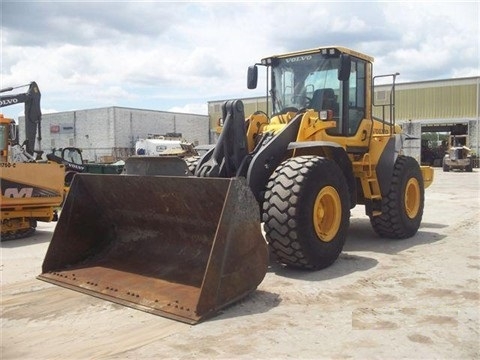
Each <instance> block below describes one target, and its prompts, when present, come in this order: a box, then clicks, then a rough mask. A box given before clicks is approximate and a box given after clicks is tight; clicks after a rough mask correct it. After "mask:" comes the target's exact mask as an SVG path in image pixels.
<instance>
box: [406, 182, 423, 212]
mask: <svg viewBox="0 0 480 360" xmlns="http://www.w3.org/2000/svg"><path fill="white" fill-rule="evenodd" d="M404 203H405V212H406V213H407V216H408V217H409V218H410V219H414V218H415V217H416V216H417V215H418V211H419V209H420V185H419V184H418V181H417V179H415V178H411V179H410V180H408V182H407V186H406V187H405V199H404Z"/></svg>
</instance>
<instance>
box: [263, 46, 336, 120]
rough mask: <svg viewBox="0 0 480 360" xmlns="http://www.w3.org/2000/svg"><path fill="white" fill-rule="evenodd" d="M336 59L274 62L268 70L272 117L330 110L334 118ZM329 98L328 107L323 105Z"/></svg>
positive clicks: (316, 57) (320, 57) (316, 56)
mask: <svg viewBox="0 0 480 360" xmlns="http://www.w3.org/2000/svg"><path fill="white" fill-rule="evenodd" d="M339 64H340V61H339V58H338V57H331V55H330V56H328V55H322V54H311V55H303V56H295V57H292V58H287V59H278V63H277V64H276V65H275V66H272V92H271V95H272V102H273V113H274V114H275V113H280V112H284V111H287V110H289V108H295V109H302V108H313V109H315V110H317V111H319V110H322V109H331V110H333V111H334V113H335V112H337V114H338V99H339V95H340V81H339V80H338V67H339ZM327 97H329V98H330V105H327V104H326V103H325V100H324V99H326V98H327Z"/></svg>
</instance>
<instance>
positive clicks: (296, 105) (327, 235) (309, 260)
mask: <svg viewBox="0 0 480 360" xmlns="http://www.w3.org/2000/svg"><path fill="white" fill-rule="evenodd" d="M372 63H373V58H372V57H370V56H367V55H364V54H361V53H359V52H356V51H353V50H350V49H347V48H344V47H321V48H316V49H312V50H307V51H299V52H292V53H288V54H284V55H278V56H271V57H268V58H265V59H263V60H262V61H261V64H256V65H254V66H251V67H249V69H248V78H247V85H248V86H247V87H248V88H255V87H256V85H257V79H258V67H259V66H265V67H266V70H267V78H270V79H271V84H270V88H269V89H267V94H271V101H272V104H273V108H272V111H271V115H269V113H270V111H268V109H267V112H262V111H257V112H255V113H253V114H251V115H249V116H248V117H247V118H246V117H245V114H244V108H243V103H242V101H240V100H230V101H226V102H225V103H224V104H223V106H222V120H223V121H222V129H221V133H220V136H219V139H218V142H217V144H216V145H215V147H214V148H213V149H211V150H209V151H208V152H207V153H206V154H204V155H203V156H202V157H201V158H200V159H198V161H197V164H196V166H195V170H194V171H193V173H192V172H191V171H190V170H189V167H188V166H187V162H186V161H184V160H183V159H180V158H176V159H177V165H178V166H176V167H175V166H151V164H150V163H149V161H147V160H146V161H144V163H143V164H142V163H136V166H132V167H131V168H130V169H127V171H126V174H125V175H122V176H109V175H88V174H79V175H77V176H76V177H75V178H74V181H73V183H72V187H71V189H70V193H69V195H68V198H67V200H66V202H65V205H64V208H63V212H62V215H61V217H60V220H59V223H58V224H57V226H56V229H55V232H54V234H53V238H52V241H51V242H50V246H49V249H48V251H47V254H46V256H45V259H44V262H43V267H42V274H40V275H39V279H41V280H45V281H48V282H51V283H53V284H57V285H60V286H64V287H67V288H70V289H74V290H77V291H81V292H84V293H87V294H90V295H93V296H97V297H100V298H103V299H107V300H111V301H114V302H117V303H120V304H124V305H127V306H131V307H134V308H137V309H141V310H144V311H147V312H151V313H155V314H159V315H162V316H166V317H169V318H173V319H177V320H181V321H184V322H187V323H196V322H198V321H201V320H203V319H205V318H207V317H209V316H212V315H213V314H215V313H216V312H218V311H219V310H220V309H223V308H225V307H226V306H227V305H229V304H231V303H233V302H235V301H236V300H238V299H240V298H242V297H244V296H246V295H247V294H248V293H250V292H251V291H253V290H254V289H256V287H257V286H258V285H259V284H260V282H261V281H262V279H263V278H264V276H265V274H266V271H267V266H268V264H269V254H268V249H270V251H271V252H272V255H273V256H274V257H275V258H276V259H277V260H278V261H279V262H280V263H282V264H284V265H286V266H290V267H295V268H300V269H307V270H317V269H322V268H325V267H327V266H329V265H331V264H332V263H334V262H335V260H336V259H337V258H338V256H339V254H340V253H341V251H342V248H343V245H344V243H345V240H346V237H347V234H348V227H349V221H350V210H351V209H352V208H353V207H354V206H356V205H364V206H365V211H366V214H367V215H368V216H369V217H370V221H371V224H372V226H373V229H374V230H375V232H377V233H378V234H379V235H380V236H382V237H388V238H394V239H403V238H408V237H411V236H413V235H415V233H416V232H417V230H418V228H419V226H420V222H421V219H422V214H423V208H424V189H425V188H426V187H428V186H429V185H430V184H431V182H432V181H433V169H432V168H430V167H420V165H419V164H418V162H417V161H416V160H415V159H414V158H412V157H408V156H404V155H402V154H401V149H402V143H403V141H404V140H405V138H406V135H405V134H403V133H401V128H400V127H399V126H398V125H396V124H395V117H394V115H395V114H394V108H395V107H394V93H395V92H394V87H395V77H396V76H397V75H398V74H393V75H389V76H391V77H392V78H393V81H392V91H391V96H390V97H389V102H388V104H382V105H381V108H380V109H382V111H381V113H382V114H385V117H384V118H374V117H373V115H372V112H373V110H372V98H373V82H374V79H375V78H374V77H372ZM267 97H268V95H267ZM267 103H268V101H267ZM162 159H163V158H162V157H160V158H156V163H157V164H161V162H162ZM165 159H167V160H168V162H169V165H172V163H173V162H174V160H173V159H175V158H171V157H165ZM127 165H128V160H127V163H126V167H127ZM261 223H263V226H264V231H265V236H266V240H267V241H265V239H264V237H263V235H262V232H261Z"/></svg>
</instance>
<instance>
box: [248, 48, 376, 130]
mask: <svg viewBox="0 0 480 360" xmlns="http://www.w3.org/2000/svg"><path fill="white" fill-rule="evenodd" d="M372 61H373V58H370V57H368V56H366V55H362V54H359V53H356V52H353V51H351V50H349V49H346V48H340V47H335V48H332V47H329V48H320V49H313V50H309V51H303V52H297V53H290V54H286V55H281V56H272V57H269V58H265V59H263V60H262V62H261V64H257V65H263V66H267V71H268V69H269V70H270V71H268V72H267V76H268V75H269V76H270V77H271V83H270V90H269V91H268V93H269V94H270V96H271V103H272V111H271V116H275V115H277V114H283V113H286V112H288V111H295V112H297V111H299V110H302V109H313V110H315V111H317V112H319V114H320V117H321V118H322V119H325V120H327V118H324V117H322V112H324V113H327V112H326V111H328V114H331V115H330V116H331V118H329V119H328V120H331V119H333V120H335V121H336V123H337V127H336V128H335V129H329V130H328V131H327V132H328V133H329V135H340V136H354V135H355V134H356V133H357V129H358V127H359V125H360V122H361V121H362V119H364V118H366V117H367V115H369V114H370V113H371V109H370V108H367V106H366V104H367V99H366V94H367V85H368V84H367V79H368V78H369V76H370V73H371V62H372ZM257 65H254V66H251V67H249V71H248V84H247V86H248V88H249V89H253V88H255V87H256V83H257Z"/></svg>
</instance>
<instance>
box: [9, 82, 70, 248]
mask: <svg viewBox="0 0 480 360" xmlns="http://www.w3.org/2000/svg"><path fill="white" fill-rule="evenodd" d="M28 86H29V89H28V91H27V92H26V93H21V94H9V95H2V96H1V97H0V107H3V106H9V105H15V104H19V103H25V133H26V136H27V137H26V139H25V141H24V142H23V144H20V143H19V142H18V136H17V125H16V124H15V122H14V121H13V120H12V119H8V118H5V117H4V116H3V114H0V152H1V156H0V183H1V192H2V202H1V208H0V214H1V216H0V217H1V240H2V241H5V240H12V239H19V238H23V237H26V236H29V235H31V234H33V233H34V232H35V229H36V227H37V221H44V222H50V221H54V220H57V218H58V210H59V208H60V206H61V204H62V202H63V200H64V197H65V192H66V189H65V187H64V176H65V168H64V166H63V165H61V164H57V163H52V162H48V161H41V160H40V158H41V154H42V153H43V152H42V151H41V149H39V150H35V149H34V146H35V137H36V135H37V129H38V131H39V137H40V122H41V111H40V91H39V89H38V86H37V84H36V83H35V82H32V83H30V84H29V85H28ZM13 89H14V88H7V89H2V90H1V91H0V92H2V93H3V92H9V91H12V90H13Z"/></svg>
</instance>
